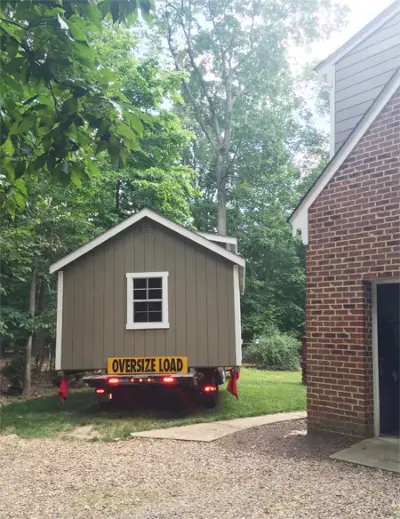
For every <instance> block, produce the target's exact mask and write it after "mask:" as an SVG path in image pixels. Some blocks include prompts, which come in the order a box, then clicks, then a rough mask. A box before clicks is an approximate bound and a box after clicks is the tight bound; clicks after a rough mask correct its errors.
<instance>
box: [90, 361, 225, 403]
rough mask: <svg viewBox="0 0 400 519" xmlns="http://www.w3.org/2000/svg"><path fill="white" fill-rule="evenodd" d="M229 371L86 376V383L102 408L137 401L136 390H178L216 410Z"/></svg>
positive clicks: (208, 369) (213, 370) (222, 369)
mask: <svg viewBox="0 0 400 519" xmlns="http://www.w3.org/2000/svg"><path fill="white" fill-rule="evenodd" d="M226 373H227V371H226V369H225V368H216V369H210V368H206V369H203V370H196V369H192V370H191V371H190V372H188V373H154V374H153V373H152V374H125V375H113V374H102V375H87V376H85V377H84V378H83V381H84V382H85V383H86V384H87V385H88V386H89V387H92V388H94V389H95V393H96V397H97V399H98V401H99V403H100V405H101V407H103V408H106V407H107V404H110V403H111V402H112V401H115V400H117V401H118V400H120V399H121V400H122V399H125V400H134V398H135V393H137V390H139V389H140V390H145V389H150V388H158V389H164V388H165V389H168V388H171V389H172V388H179V389H182V390H183V391H184V390H187V391H191V392H193V393H195V394H197V396H199V397H200V399H201V402H202V403H203V404H204V405H205V406H206V407H215V405H216V403H217V401H218V387H219V386H220V385H222V384H224V382H225V380H226Z"/></svg>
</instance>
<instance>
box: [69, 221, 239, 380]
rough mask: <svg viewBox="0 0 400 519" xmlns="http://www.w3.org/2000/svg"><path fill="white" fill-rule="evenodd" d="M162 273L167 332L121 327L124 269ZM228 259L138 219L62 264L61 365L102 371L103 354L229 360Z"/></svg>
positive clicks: (232, 332) (232, 337) (232, 339)
mask: <svg viewBox="0 0 400 519" xmlns="http://www.w3.org/2000/svg"><path fill="white" fill-rule="evenodd" d="M135 272H140V273H144V272H168V302H169V304H168V307H169V328H168V329H144V330H138V329H135V330H133V329H127V326H126V324H127V279H126V274H127V273H135ZM234 290H235V288H234V266H233V265H232V263H231V262H230V261H229V260H227V259H226V258H223V257H221V256H219V255H217V254H215V253H213V252H212V251H210V250H207V249H205V248H204V247H202V246H201V245H199V244H196V243H194V242H193V241H191V240H189V239H186V238H184V237H182V236H181V235H179V234H177V233H175V232H173V231H171V230H169V229H165V228H164V227H163V226H162V225H160V224H157V223H155V222H154V221H151V220H150V219H148V218H144V219H142V220H140V221H139V222H137V223H135V224H134V225H132V226H131V227H129V228H127V229H125V230H124V231H122V232H121V233H119V234H117V235H116V236H114V237H112V238H110V239H109V240H107V241H105V242H104V243H102V244H101V245H99V246H98V247H96V248H94V249H92V250H91V251H89V252H88V253H86V254H84V255H82V256H80V257H79V258H78V259H76V260H75V261H73V262H71V263H69V264H68V265H66V266H65V267H64V271H63V296H62V297H63V305H62V323H63V326H62V339H61V340H62V344H61V352H60V353H61V358H60V365H61V366H62V369H65V370H89V369H103V368H104V367H105V366H106V365H107V358H108V357H125V356H126V357H132V356H165V355H167V356H168V355H181V356H187V357H188V359H189V365H190V366H221V365H226V366H228V365H235V364H237V363H240V359H236V358H235V346H236V340H237V339H238V338H237V337H236V333H237V331H236V329H235V322H236V321H235V319H236V318H235V298H234Z"/></svg>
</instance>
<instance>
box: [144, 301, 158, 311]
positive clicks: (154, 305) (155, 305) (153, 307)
mask: <svg viewBox="0 0 400 519" xmlns="http://www.w3.org/2000/svg"><path fill="white" fill-rule="evenodd" d="M146 304H148V305H149V306H148V308H149V310H150V312H161V301H155V302H154V303H146Z"/></svg>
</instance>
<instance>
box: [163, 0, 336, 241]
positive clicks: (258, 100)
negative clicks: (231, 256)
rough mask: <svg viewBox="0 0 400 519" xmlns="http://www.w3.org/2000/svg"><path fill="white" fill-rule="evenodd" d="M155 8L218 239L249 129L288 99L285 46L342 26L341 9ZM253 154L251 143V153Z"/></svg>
mask: <svg viewBox="0 0 400 519" xmlns="http://www.w3.org/2000/svg"><path fill="white" fill-rule="evenodd" d="M162 5H163V6H162V8H161V9H160V12H159V13H158V18H159V26H160V30H161V32H162V34H163V35H164V36H165V39H166V42H167V45H168V49H169V52H170V55H171V57H172V61H173V66H174V67H175V69H176V70H177V71H181V72H184V73H185V75H184V76H183V77H182V92H183V95H184V98H185V100H186V103H187V115H189V116H190V117H191V125H192V128H193V130H194V131H195V132H196V135H197V136H198V141H199V145H198V146H196V148H195V149H194V153H195V160H196V162H200V163H202V164H201V165H200V167H201V169H202V170H203V171H204V173H205V178H204V181H205V184H206V186H207V187H206V189H207V190H212V194H213V200H214V201H215V200H216V201H217V207H216V211H215V213H214V215H213V216H214V218H213V220H214V222H213V225H214V226H215V227H217V229H218V232H219V233H220V234H225V233H226V231H227V225H228V223H227V214H226V212H227V209H229V199H230V194H232V191H233V189H234V186H235V184H236V178H237V175H238V174H239V175H240V173H241V171H240V170H238V168H237V167H236V162H237V158H238V154H239V153H240V151H241V147H242V145H243V144H244V143H245V142H246V141H248V139H247V136H248V129H249V125H251V124H252V122H253V120H254V116H255V117H256V118H257V113H258V112H260V111H261V112H262V111H263V109H264V108H265V105H266V104H270V105H271V108H272V109H274V108H278V110H279V106H280V105H285V103H286V102H287V101H286V100H287V97H288V95H289V96H292V97H293V93H294V84H293V80H292V77H291V71H290V67H289V59H288V49H289V46H290V45H294V44H295V45H297V46H299V45H302V44H304V43H306V42H310V41H316V40H318V39H322V38H324V37H326V36H327V35H328V34H329V33H330V31H331V30H332V29H334V28H339V27H340V26H341V23H342V19H343V14H344V11H345V10H343V9H342V8H341V7H340V6H338V5H337V4H335V3H333V2H331V1H329V0H328V1H326V0H322V1H320V0H315V1H313V2H303V1H300V2H293V1H292V0H282V1H279V2H278V1H274V2H269V1H265V0H261V1H259V2H245V3H239V2H236V1H234V0H225V1H223V2H217V1H215V0H212V1H209V0H193V1H177V0H169V1H167V2H166V3H165V4H162ZM321 19H323V20H324V23H319V20H321ZM257 119H258V118H257ZM254 144H255V143H253V145H254ZM265 144H268V143H267V142H266V143H265ZM260 151H261V150H260V148H256V147H254V146H253V148H252V152H253V154H257V153H258V152H260ZM233 196H234V195H232V197H233Z"/></svg>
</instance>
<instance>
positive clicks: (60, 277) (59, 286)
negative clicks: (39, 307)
mask: <svg viewBox="0 0 400 519" xmlns="http://www.w3.org/2000/svg"><path fill="white" fill-rule="evenodd" d="M63 298H64V272H63V271H62V270H59V271H58V277H57V328H56V359H55V369H56V370H61V352H62V324H63Z"/></svg>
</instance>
